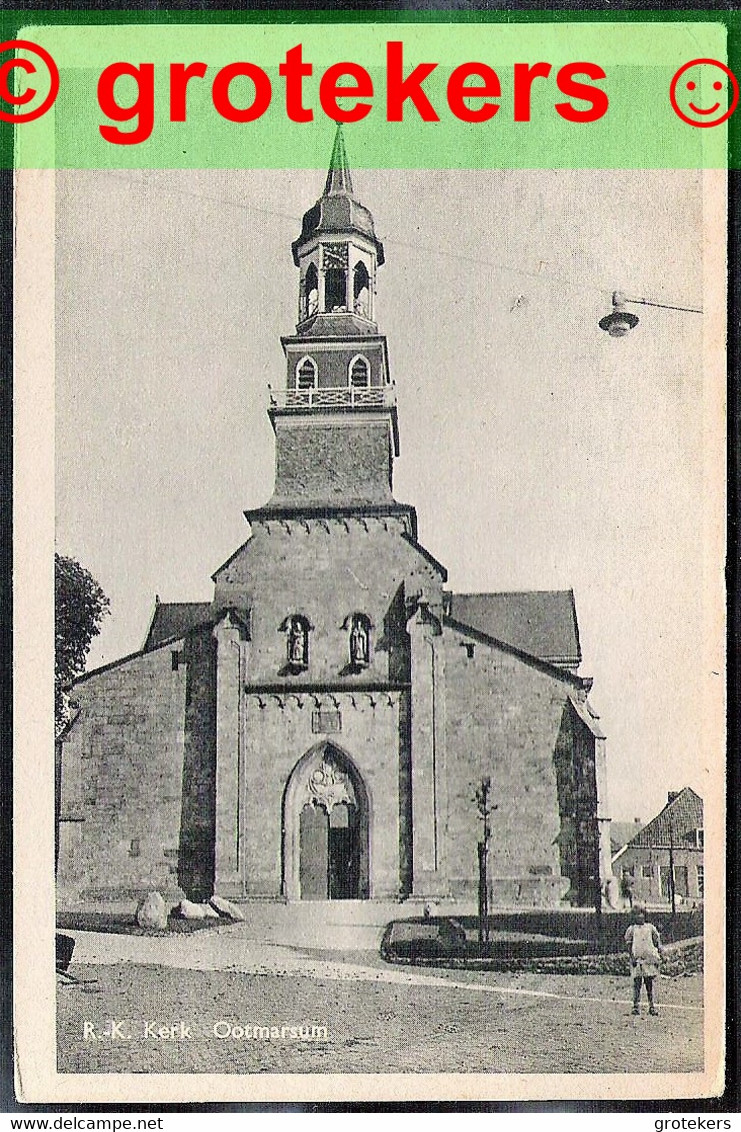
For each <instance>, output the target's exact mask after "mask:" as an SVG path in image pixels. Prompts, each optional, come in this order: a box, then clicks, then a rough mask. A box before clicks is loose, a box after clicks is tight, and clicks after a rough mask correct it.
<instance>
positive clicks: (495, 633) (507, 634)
mask: <svg viewBox="0 0 741 1132" xmlns="http://www.w3.org/2000/svg"><path fill="white" fill-rule="evenodd" d="M448 600H449V603H450V604H449V609H448V612H449V614H450V616H451V617H453V618H454V619H455V620H456V621H461V622H463V624H465V625H470V626H471V628H473V629H478V630H479V631H480V632H482V633H486V634H487V636H489V637H494V638H495V639H496V640H499V641H503V642H505V643H506V644H508V645H512V646H513V648H516V649H519V650H520V651H522V652H525V653H529V654H530V655H531V656H536V657H538V658H539V659H540V660H547V661H549V662H550V663H551V664H558V665H561V664H563V665H565V666H567V667H576V666H578V665H579V663H580V662H581V648H580V645H579V628H578V625H577V621H576V608H575V606H574V593H573V590H528V591H525V592H522V591H514V592H511V593H493V594H450V595H449V599H448Z"/></svg>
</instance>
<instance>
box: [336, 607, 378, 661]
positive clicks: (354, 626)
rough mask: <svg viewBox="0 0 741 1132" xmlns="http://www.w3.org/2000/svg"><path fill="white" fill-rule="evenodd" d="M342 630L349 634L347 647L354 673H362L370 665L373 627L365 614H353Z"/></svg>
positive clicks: (344, 623)
mask: <svg viewBox="0 0 741 1132" xmlns="http://www.w3.org/2000/svg"><path fill="white" fill-rule="evenodd" d="M342 628H343V629H344V630H345V631H346V633H347V646H348V654H349V661H350V669H351V671H352V672H361V671H362V670H363V669H364V668H367V667H368V665H369V664H370V657H371V631H372V629H373V625H372V623H371V620H370V617H368V616H367V615H366V614H365V613H351V614H350V616H349V617H346V618H345V621H344V622H343V625H342Z"/></svg>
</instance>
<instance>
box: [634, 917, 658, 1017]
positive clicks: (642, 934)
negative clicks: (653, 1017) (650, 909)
mask: <svg viewBox="0 0 741 1132" xmlns="http://www.w3.org/2000/svg"><path fill="white" fill-rule="evenodd" d="M633 919H634V921H635V922H634V923H632V924H631V925H630V927H629V928H628V930H627V931H626V933H625V944H626V947H627V948H628V951H629V952H630V970H631V974H632V976H633V1013H634V1014H640V1012H641V1007H640V1002H641V982H643V983H644V984H645V986H646V994H647V995H648V1012H649V1014H658V1013H659V1012H658V1010H657V1009H656V1003H655V1002H654V979H655V978H656V976H657V975H658V973H659V965H660V963H661V960H662V958H663V954H662V950H661V936H660V935H659V933H658V931H657V930H656V928H655V927H654V925H653V924H650V923H647V922H646V909H645V908H644V907H643V905H642V904H634V905H633Z"/></svg>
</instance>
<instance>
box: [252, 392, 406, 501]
mask: <svg viewBox="0 0 741 1132" xmlns="http://www.w3.org/2000/svg"><path fill="white" fill-rule="evenodd" d="M356 416H357V414H356ZM391 478H392V477H391V448H390V436H389V423H388V421H385V420H378V421H375V422H370V421H369V422H365V423H363V422H360V423H358V422H357V421H355V422H354V423H352V424H350V423H348V422H347V421H346V420H344V419H343V418H341V417H340V418H335V420H334V421H333V422H331V423H327V424H320V423H319V422H318V421H316V420H312V421H311V422H308V423H306V424H296V423H295V421H294V420H290V419H287V418H282V417H281V418H278V419H277V420H276V441H275V493H274V496H273V499H274V500H278V499H285V500H286V501H289V502H291V503H299V502H307V501H317V502H321V503H350V502H369V503H391V502H393V496H392V494H391Z"/></svg>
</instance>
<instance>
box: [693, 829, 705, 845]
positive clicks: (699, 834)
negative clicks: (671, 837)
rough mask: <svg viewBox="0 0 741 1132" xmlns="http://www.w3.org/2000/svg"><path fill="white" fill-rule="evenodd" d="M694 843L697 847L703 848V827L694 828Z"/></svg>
mask: <svg viewBox="0 0 741 1132" xmlns="http://www.w3.org/2000/svg"><path fill="white" fill-rule="evenodd" d="M695 845H696V846H697V848H698V849H704V848H705V830H704V829H696V830H695Z"/></svg>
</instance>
